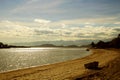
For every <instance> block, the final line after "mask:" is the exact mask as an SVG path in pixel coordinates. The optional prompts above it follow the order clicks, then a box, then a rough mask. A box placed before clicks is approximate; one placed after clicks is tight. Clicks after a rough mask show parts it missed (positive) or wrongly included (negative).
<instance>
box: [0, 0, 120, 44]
mask: <svg viewBox="0 0 120 80" xmlns="http://www.w3.org/2000/svg"><path fill="white" fill-rule="evenodd" d="M119 33H120V0H0V42H5V43H22V42H37V41H73V42H74V43H75V42H76V41H83V43H84V41H97V40H106V39H111V38H114V37H116V36H117V35H118V34H119ZM80 44H81V43H80ZM80 44H78V45H80Z"/></svg>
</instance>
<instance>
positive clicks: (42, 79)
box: [0, 49, 119, 80]
mask: <svg viewBox="0 0 120 80" xmlns="http://www.w3.org/2000/svg"><path fill="white" fill-rule="evenodd" d="M92 52H93V54H91V55H89V56H86V57H84V58H80V59H76V60H70V61H66V62H61V63H56V64H51V65H45V66H38V67H32V68H27V69H20V70H15V71H9V72H4V73H0V80H74V79H76V78H77V77H81V76H83V74H85V73H87V72H89V70H87V69H85V68H84V64H85V63H88V62H92V61H99V64H100V65H99V66H100V67H104V66H106V65H107V64H108V63H109V62H111V61H113V60H114V59H115V58H117V57H118V54H119V52H118V51H116V50H112V49H108V50H104V49H94V50H92Z"/></svg>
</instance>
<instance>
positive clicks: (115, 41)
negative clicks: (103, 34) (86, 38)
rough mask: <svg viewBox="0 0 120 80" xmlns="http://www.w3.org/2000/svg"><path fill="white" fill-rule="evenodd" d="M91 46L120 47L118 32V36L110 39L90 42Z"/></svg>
mask: <svg viewBox="0 0 120 80" xmlns="http://www.w3.org/2000/svg"><path fill="white" fill-rule="evenodd" d="M91 46H92V48H103V49H104V48H120V34H119V35H118V37H116V38H114V39H112V40H111V41H108V42H104V41H99V42H98V43H96V44H95V43H94V42H92V43H91Z"/></svg>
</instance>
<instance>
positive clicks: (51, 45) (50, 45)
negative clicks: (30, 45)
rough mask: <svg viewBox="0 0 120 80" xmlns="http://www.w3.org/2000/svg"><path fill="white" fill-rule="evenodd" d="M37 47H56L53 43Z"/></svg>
mask: <svg viewBox="0 0 120 80" xmlns="http://www.w3.org/2000/svg"><path fill="white" fill-rule="evenodd" d="M37 47H56V45H53V44H42V45H39V46H37Z"/></svg>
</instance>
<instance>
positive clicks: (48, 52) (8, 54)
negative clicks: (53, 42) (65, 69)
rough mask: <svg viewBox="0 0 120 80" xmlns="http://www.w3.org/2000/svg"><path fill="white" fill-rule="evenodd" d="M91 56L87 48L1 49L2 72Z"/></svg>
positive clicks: (0, 62) (0, 64)
mask: <svg viewBox="0 0 120 80" xmlns="http://www.w3.org/2000/svg"><path fill="white" fill-rule="evenodd" d="M89 54H90V52H89V51H86V49H85V48H11V49H0V72H2V71H8V70H13V69H19V68H25V67H30V66H38V65H46V64H51V63H56V62H62V61H66V60H72V59H76V58H80V57H84V56H87V55H89Z"/></svg>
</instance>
